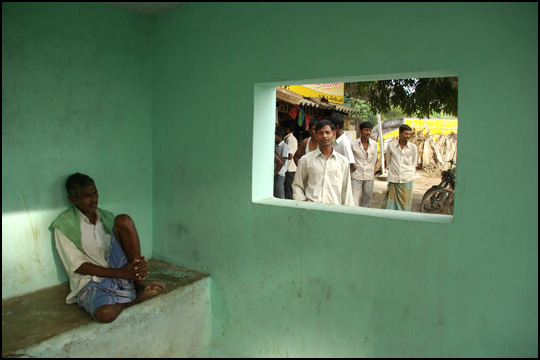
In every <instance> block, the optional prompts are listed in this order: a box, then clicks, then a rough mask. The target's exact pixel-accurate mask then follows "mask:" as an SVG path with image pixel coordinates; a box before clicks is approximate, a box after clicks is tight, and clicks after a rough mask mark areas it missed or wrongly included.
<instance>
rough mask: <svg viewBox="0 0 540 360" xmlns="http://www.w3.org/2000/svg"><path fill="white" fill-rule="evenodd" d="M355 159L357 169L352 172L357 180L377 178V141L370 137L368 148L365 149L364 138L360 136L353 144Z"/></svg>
mask: <svg viewBox="0 0 540 360" xmlns="http://www.w3.org/2000/svg"><path fill="white" fill-rule="evenodd" d="M351 148H352V152H353V155H354V160H355V161H356V171H355V172H353V173H352V178H353V179H355V180H362V181H363V180H373V179H375V163H376V162H377V142H376V141H374V140H371V139H368V148H367V150H364V145H362V138H358V139H356V140H354V141H353V142H352V145H351Z"/></svg>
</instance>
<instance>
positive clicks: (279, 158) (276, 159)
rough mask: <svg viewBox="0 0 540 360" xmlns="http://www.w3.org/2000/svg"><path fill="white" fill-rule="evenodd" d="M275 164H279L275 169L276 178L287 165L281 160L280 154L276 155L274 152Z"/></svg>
mask: <svg viewBox="0 0 540 360" xmlns="http://www.w3.org/2000/svg"><path fill="white" fill-rule="evenodd" d="M274 162H276V163H277V166H276V168H275V169H274V176H276V175H277V174H278V172H279V170H281V168H282V167H283V165H285V162H284V161H283V160H282V159H281V157H280V156H279V155H278V154H276V152H274Z"/></svg>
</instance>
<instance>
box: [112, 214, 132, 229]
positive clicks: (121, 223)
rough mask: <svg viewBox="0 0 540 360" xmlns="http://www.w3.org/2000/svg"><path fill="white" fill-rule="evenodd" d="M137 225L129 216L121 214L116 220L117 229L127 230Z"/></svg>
mask: <svg viewBox="0 0 540 360" xmlns="http://www.w3.org/2000/svg"><path fill="white" fill-rule="evenodd" d="M134 225H135V224H134V223H133V220H132V219H131V217H130V216H129V215H126V214H121V215H118V216H116V217H115V218H114V227H115V228H127V227H133V226H134Z"/></svg>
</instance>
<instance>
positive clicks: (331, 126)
mask: <svg viewBox="0 0 540 360" xmlns="http://www.w3.org/2000/svg"><path fill="white" fill-rule="evenodd" d="M326 125H328V126H330V128H331V129H332V131H334V123H333V122H331V121H330V120H326V119H324V120H321V121H319V123H318V124H317V126H315V132H318V131H319V130H320V129H322V128H323V127H325V126H326Z"/></svg>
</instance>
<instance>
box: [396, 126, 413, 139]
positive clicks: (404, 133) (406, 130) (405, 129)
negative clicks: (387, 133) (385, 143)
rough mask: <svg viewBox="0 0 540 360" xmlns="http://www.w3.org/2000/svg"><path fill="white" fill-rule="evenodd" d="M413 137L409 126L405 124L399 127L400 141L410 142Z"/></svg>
mask: <svg viewBox="0 0 540 360" xmlns="http://www.w3.org/2000/svg"><path fill="white" fill-rule="evenodd" d="M411 136H412V129H411V127H410V126H409V125H407V124H403V125H401V126H400V127H399V140H400V141H409V139H410V138H411Z"/></svg>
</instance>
